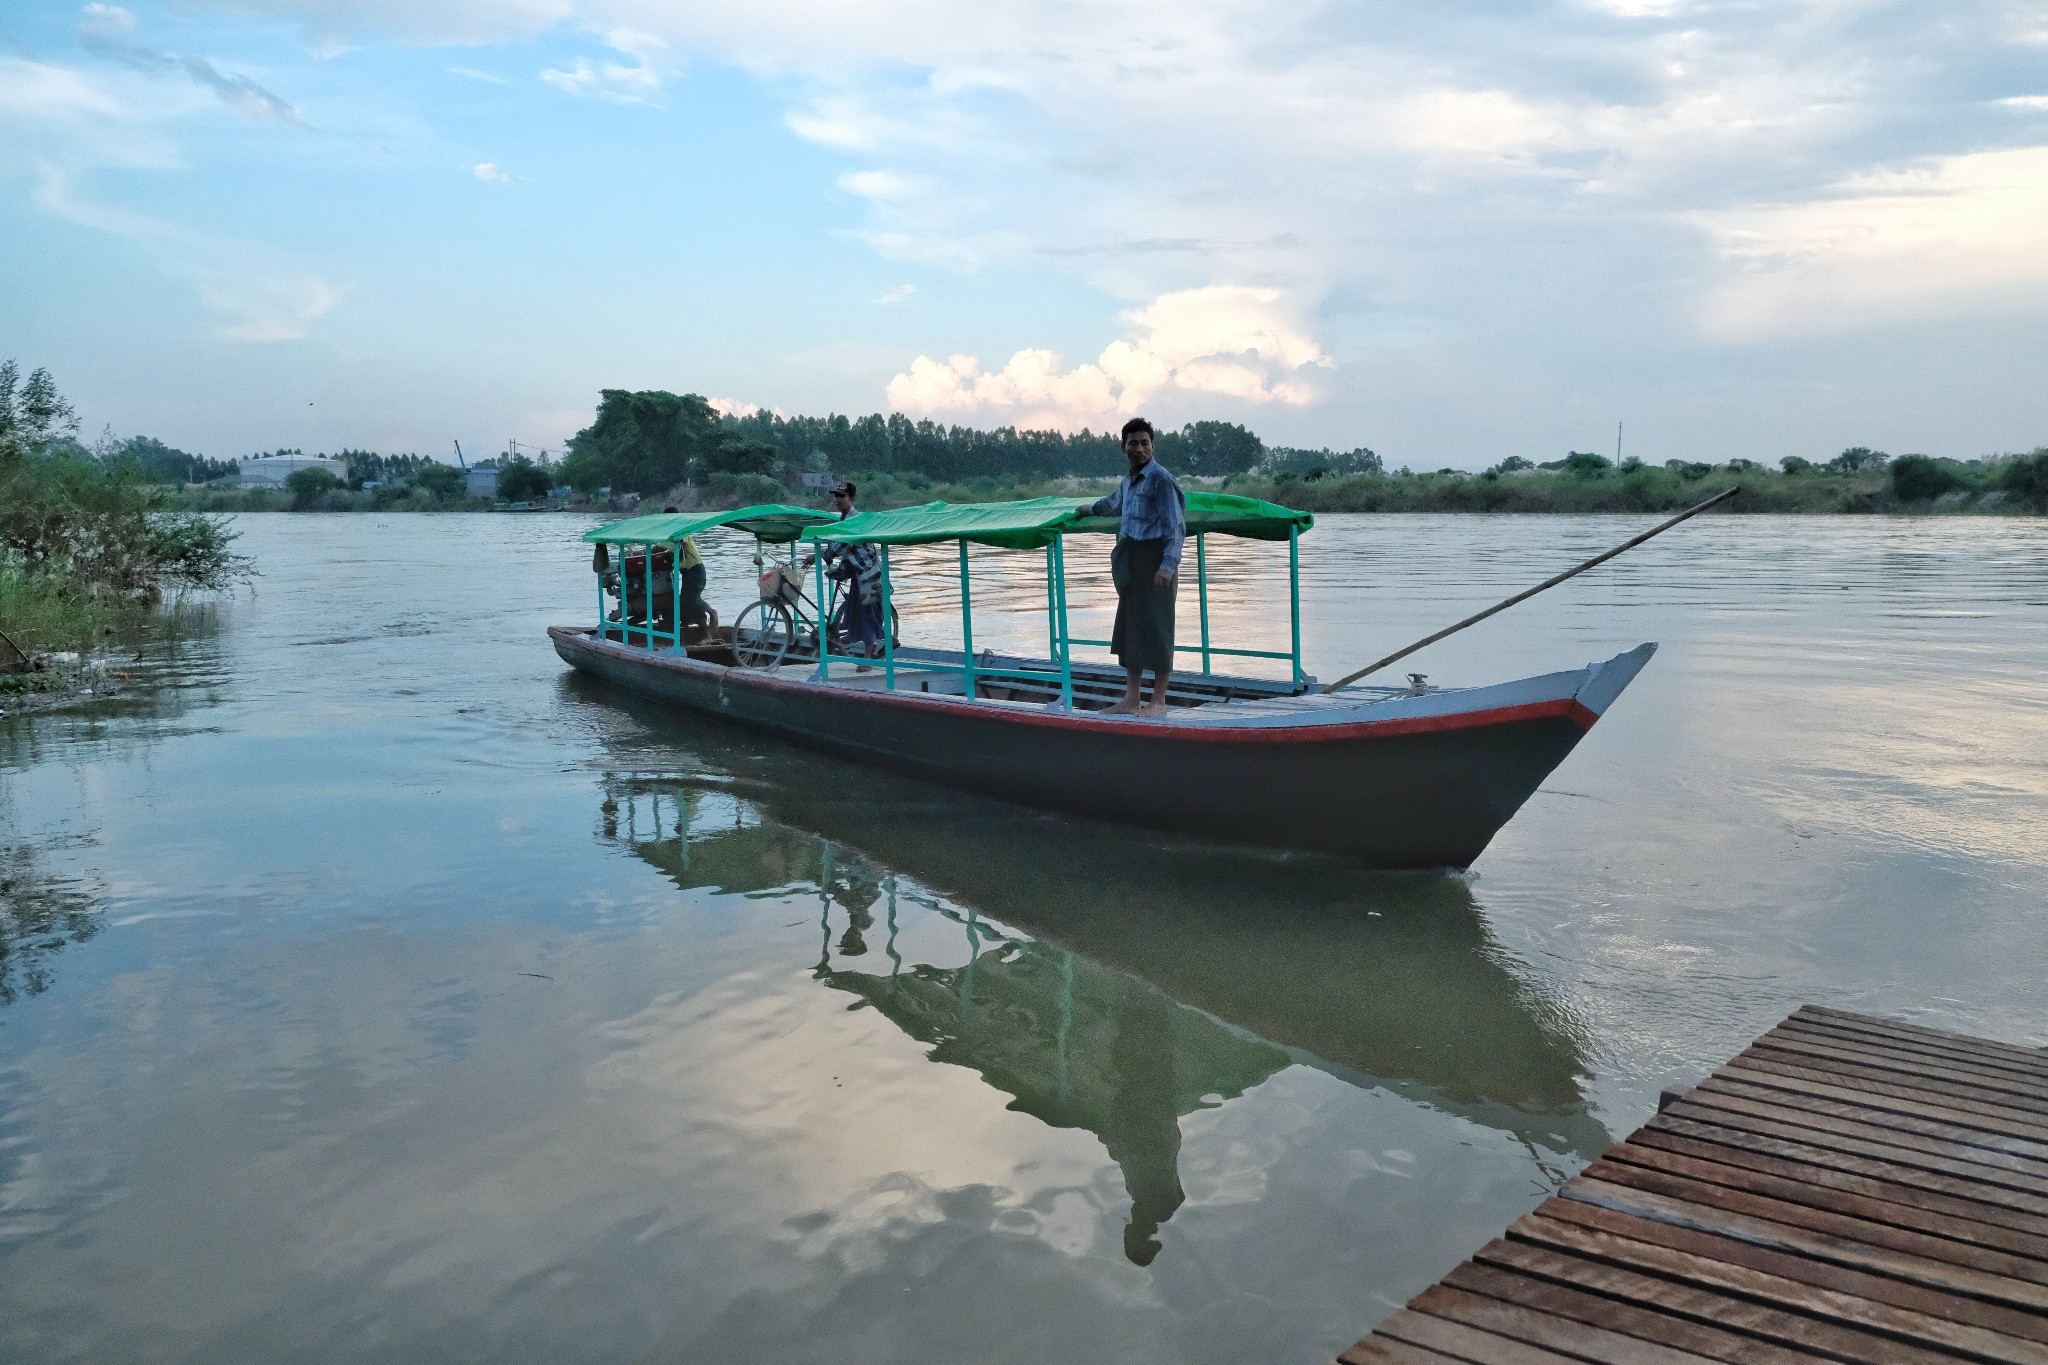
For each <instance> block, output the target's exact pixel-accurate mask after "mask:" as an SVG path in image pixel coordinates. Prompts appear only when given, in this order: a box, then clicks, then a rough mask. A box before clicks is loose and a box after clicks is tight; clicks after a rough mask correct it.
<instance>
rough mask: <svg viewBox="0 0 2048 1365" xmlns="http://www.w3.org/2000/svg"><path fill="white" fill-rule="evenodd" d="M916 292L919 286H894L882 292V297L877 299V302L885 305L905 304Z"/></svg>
mask: <svg viewBox="0 0 2048 1365" xmlns="http://www.w3.org/2000/svg"><path fill="white" fill-rule="evenodd" d="M916 292H917V286H916V285H914V284H892V285H890V286H889V287H888V288H887V289H885V290H883V291H882V293H881V297H879V298H877V299H876V300H875V302H876V303H884V304H888V303H904V302H907V301H908V300H909V299H910V296H911V295H913V294H915V293H916Z"/></svg>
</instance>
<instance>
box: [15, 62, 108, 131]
mask: <svg viewBox="0 0 2048 1365" xmlns="http://www.w3.org/2000/svg"><path fill="white" fill-rule="evenodd" d="M127 113H128V110H127V109H126V107H125V106H123V105H122V104H121V102H120V101H119V100H116V99H115V98H114V97H113V96H112V95H110V94H108V93H107V92H106V91H105V90H103V89H101V88H100V87H99V86H98V85H96V84H94V83H93V82H92V81H91V80H90V79H88V78H87V77H85V76H83V75H81V74H80V73H78V72H76V71H72V70H70V69H69V68H66V67H61V66H50V65H47V64H46V63H43V62H31V61H24V60H23V59H21V58H19V57H0V117H4V118H7V119H10V120H13V119H22V120H29V119H33V120H37V121H45V122H71V121H76V120H81V119H96V118H122V117H125V116H126V115H127Z"/></svg>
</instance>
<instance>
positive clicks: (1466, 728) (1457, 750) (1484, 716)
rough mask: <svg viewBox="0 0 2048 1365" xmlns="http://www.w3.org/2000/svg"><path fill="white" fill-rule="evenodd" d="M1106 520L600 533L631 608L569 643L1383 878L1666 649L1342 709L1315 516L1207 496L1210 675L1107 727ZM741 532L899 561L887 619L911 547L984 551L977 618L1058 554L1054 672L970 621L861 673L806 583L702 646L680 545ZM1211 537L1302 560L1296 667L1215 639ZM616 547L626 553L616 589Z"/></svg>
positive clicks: (1148, 820) (1024, 778)
mask: <svg viewBox="0 0 2048 1365" xmlns="http://www.w3.org/2000/svg"><path fill="white" fill-rule="evenodd" d="M1086 506H1087V503H1086V502H1085V501H1084V500H1081V499H1076V498H1037V499H1031V500H1028V501H1024V502H1014V503H985V504H965V505H949V504H944V503H933V504H928V505H926V506H924V507H916V508H903V509H898V510H895V511H889V512H875V513H867V514H864V515H862V516H859V517H854V518H850V519H848V520H846V521H833V520H832V519H831V517H830V516H829V514H826V513H820V512H816V511H812V510H810V509H805V508H786V507H757V508H747V509H742V510H741V511H739V512H732V513H717V514H711V515H697V516H692V515H688V514H666V515H662V516H651V517H639V518H635V519H633V520H630V521H625V522H619V523H615V524H613V525H610V526H604V527H599V528H596V529H595V530H592V531H590V532H587V533H586V534H585V536H584V539H585V540H586V541H590V542H593V543H594V544H596V545H597V546H599V547H600V549H599V551H598V561H597V567H598V568H599V572H600V575H601V577H600V583H601V584H605V583H610V584H612V585H613V588H614V592H615V595H616V596H617V598H618V601H619V602H620V604H621V606H620V608H619V610H618V611H616V612H611V611H610V609H609V607H608V605H607V604H608V600H609V599H608V598H607V597H606V596H605V593H606V588H605V587H604V586H600V589H599V603H600V618H601V619H600V623H599V624H598V625H596V626H555V627H551V628H550V629H549V631H548V634H549V636H550V638H552V640H553V641H554V645H555V649H556V652H557V653H558V654H560V655H561V657H562V658H563V659H564V660H565V661H566V662H568V663H569V664H571V665H572V666H574V667H575V668H578V669H580V670H582V671H584V672H586V673H589V674H591V675H593V676H595V677H599V678H603V679H606V680H607V681H610V682H613V683H616V684H618V685H620V686H623V687H627V688H630V689H632V690H633V691H636V692H639V693H643V694H645V695H647V696H650V697H655V698H658V699H660V700H662V701H665V702H668V703H671V704H674V705H677V706H681V707H684V708H687V709H690V710H694V711H700V712H704V713H706V714H709V715H714V716H719V717H723V718H725V719H728V720H732V721H735V722H738V723H740V724H744V725H750V726H753V727H756V728H758V729H762V730H766V731H770V732H773V733H775V734H778V735H781V736H783V737H785V738H788V739H791V740H794V741H796V742H798V743H802V744H807V745H810V746H812V747H815V748H818V749H822V750H826V751H828V752H832V753H835V754H839V755H842V756H844V757H848V758H852V759H857V760H862V761H866V762H872V763H876V764H880V765H882V766H886V767H889V768H892V769H895V770H897V771H901V772H905V773H909V774H912V775H914V776H918V777H924V778H929V779H932V780H934V781H939V782H945V783H950V784H952V785H955V786H960V787H966V788H970V789H973V790H976V791H982V792H986V793H989V794H991V795H995V796H999V797H1005V798H1008V799H1011V800H1015V801H1019V802H1022V803H1024V804H1027V805H1032V806H1039V807H1044V808H1047V809H1052V810H1060V811H1068V812H1072V813H1075V814H1079V815H1086V816H1094V817H1099V818H1102V819H1106V820H1115V821H1121V822H1124V823H1128V824H1136V825H1142V826H1148V827H1151V828H1154V829H1161V830H1167V831H1171V832H1174V833H1180V834H1191V835H1197V836H1201V837H1205V838H1210V839H1217V840H1222V841H1225V842H1229V843H1234V844H1244V845H1255V846H1262V847H1269V848H1281V849H1300V850H1310V851H1316V852H1322V853H1330V854H1335V855H1337V856H1339V857H1342V858H1346V859H1349V860H1352V861H1354V862H1357V863H1361V864H1363V865H1366V866H1370V867H1380V868H1427V867H1464V866H1467V865H1469V864H1470V863H1471V862H1472V861H1473V860H1474V859H1475V858H1477V857H1478V856H1479V854H1480V853H1481V852H1482V851H1483V850H1484V849H1485V848H1486V846H1487V844H1488V843H1489V842H1490V841H1491V840H1492V838H1493V836H1494V835H1495V833H1497V832H1498V831H1499V830H1500V828H1501V826H1503V825H1504V824H1506V823H1507V821H1508V820H1509V819H1510V818H1512V817H1513V815H1514V814H1515V812H1516V811H1518V810H1519V809H1521V806H1522V804H1523V802H1525V801H1527V800H1528V798H1529V796H1530V795H1531V794H1532V793H1534V792H1535V790H1536V788H1537V786H1538V785H1539V784H1540V783H1541V782H1542V781H1543V779H1544V778H1546V777H1547V776H1549V774H1550V773H1551V771H1552V770H1553V769H1555V768H1556V767H1557V765H1558V764H1559V763H1561V762H1562V761H1563V760H1564V758H1565V756H1566V755H1567V754H1569V753H1570V752H1571V751H1572V749H1573V748H1574V747H1575V746H1576V745H1577V744H1578V742H1579V740H1580V738H1581V737H1582V736H1583V735H1584V734H1585V733H1586V731H1587V730H1589V729H1590V728H1591V727H1592V725H1593V723H1594V722H1595V721H1597V720H1598V719H1599V718H1600V716H1601V715H1603V714H1604V713H1605V712H1606V710H1607V708H1608V707H1609V706H1611V705H1612V704H1613V703H1614V700H1615V699H1616V698H1617V697H1618V696H1620V695H1621V692H1622V691H1623V689H1625V688H1626V687H1627V686H1628V684H1629V683H1630V682H1631V681H1633V680H1634V678H1635V676H1636V674H1637V673H1639V672H1640V671H1641V670H1642V668H1643V666H1644V665H1645V664H1646V663H1648V662H1649V659H1650V656H1651V654H1653V653H1654V652H1655V650H1656V646H1655V645H1654V644H1643V645H1638V646H1637V647H1636V648H1634V649H1631V650H1628V651H1626V652H1624V653H1621V654H1617V655H1615V656H1614V657H1613V658H1611V659H1606V660H1603V661H1601V662H1598V663H1592V664H1588V665H1586V666H1584V667H1582V668H1576V669H1570V670H1566V671H1563V672H1557V673H1549V674H1544V675H1542V676H1539V677H1530V678H1521V679H1517V680H1515V681H1512V682H1503V683H1495V684H1492V685H1489V686H1482V687H1470V688H1442V687H1431V686H1428V685H1426V684H1424V683H1422V682H1420V680H1418V681H1417V682H1416V683H1415V684H1413V685H1411V686H1409V687H1406V688H1399V687H1355V688H1351V689H1349V690H1347V691H1343V692H1339V693H1334V694H1324V693H1321V692H1319V691H1317V690H1316V688H1315V680H1314V679H1313V678H1310V677H1308V676H1307V675H1306V674H1305V673H1303V671H1302V669H1301V648H1300V637H1301V632H1300V605H1299V584H1300V574H1299V555H1298V545H1299V538H1300V534H1301V533H1302V532H1303V531H1305V530H1307V529H1309V528H1310V527H1311V526H1312V525H1313V524H1314V522H1313V518H1311V517H1310V516H1309V515H1308V514H1307V513H1303V512H1296V511H1292V510H1290V509H1288V508H1284V507H1278V506H1275V505H1274V504H1271V503H1265V502H1259V501H1257V500H1255V499H1251V498H1239V497H1232V496H1229V495H1225V494H1217V493H1202V492H1194V493H1190V494H1189V495H1188V506H1187V518H1188V532H1189V538H1190V540H1191V541H1192V542H1194V558H1195V561H1196V570H1197V591H1198V600H1199V609H1200V625H1201V643H1200V644H1187V645H1179V646H1177V648H1178V649H1179V650H1180V651H1181V652H1182V653H1183V654H1189V653H1192V654H1197V655H1199V656H1200V657H1201V660H1202V667H1201V668H1200V669H1199V670H1198V671H1190V672H1188V673H1185V674H1182V673H1176V674H1175V675H1174V678H1173V685H1172V689H1171V692H1170V694H1169V698H1168V700H1169V706H1168V711H1167V714H1166V715H1165V716H1163V717H1160V718H1156V719H1154V718H1142V717H1136V716H1128V715H1109V714H1105V711H1104V708H1106V707H1107V706H1108V705H1109V703H1110V702H1111V701H1112V700H1114V699H1115V698H1116V696H1118V695H1119V694H1120V693H1121V692H1122V690H1123V675H1122V670H1121V669H1120V668H1118V667H1116V666H1114V665H1111V664H1097V663H1090V662H1086V661H1082V660H1077V659H1075V658H1074V656H1073V647H1074V646H1076V645H1101V644H1104V643H1106V642H1104V641H1094V640H1080V639H1074V638H1071V637H1070V635H1069V632H1068V630H1067V608H1066V581H1065V560H1064V555H1063V552H1062V549H1061V547H1062V544H1063V541H1064V538H1065V537H1066V536H1068V535H1074V534H1089V533H1100V532H1113V531H1114V530H1115V522H1114V521H1113V520H1111V519H1106V518H1091V517H1087V516H1085V515H1084V514H1083V509H1084V508H1085V507H1086ZM718 526H731V527H734V528H736V529H739V530H742V531H746V532H749V533H751V534H754V535H755V536H756V537H757V539H759V540H760V541H762V542H763V543H764V544H786V543H790V542H793V541H798V540H802V541H808V542H812V543H816V542H819V541H825V540H830V541H838V542H842V543H852V542H865V543H870V544H874V545H877V546H879V547H880V548H881V559H882V566H883V572H882V596H883V601H884V603H885V605H886V603H887V598H888V583H889V575H888V549H889V547H890V546H892V545H914V544H932V543H937V542H942V541H958V542H961V543H962V547H963V548H962V555H961V566H962V601H963V604H970V603H971V601H972V592H971V584H970V583H969V581H968V575H967V570H966V565H967V559H966V554H965V549H964V547H965V545H966V544H967V543H970V542H971V543H976V544H985V545H995V546H1000V547H1003V548H1008V549H1037V548H1042V549H1043V550H1044V552H1045V555H1046V565H1047V579H1046V581H1047V600H1048V613H1047V614H1048V641H1049V646H1050V647H1049V651H1048V654H1047V655H1046V656H1043V657H1036V658H1033V657H1028V656H1020V655H1008V654H996V653H993V652H990V651H984V652H981V653H976V652H974V651H973V649H972V640H973V633H972V613H971V607H969V606H964V607H963V615H964V617H965V618H966V619H964V620H963V632H964V635H965V638H966V640H967V641H968V642H969V647H968V649H966V650H939V649H924V648H915V647H912V648H904V647H902V646H901V645H899V644H898V642H897V641H896V638H895V632H894V631H893V630H891V631H889V632H886V639H885V642H884V643H885V648H884V651H883V653H882V654H881V655H880V656H879V657H876V658H873V659H869V658H854V657H851V656H849V655H846V654H844V653H842V652H840V649H839V647H838V646H837V642H836V639H835V637H834V634H833V631H832V629H831V627H830V625H829V624H824V625H822V626H821V624H820V622H819V620H818V619H816V617H817V616H819V615H822V616H824V617H825V619H826V621H827V622H829V617H830V613H829V612H824V613H819V612H817V611H816V608H815V604H813V603H811V602H809V601H808V600H807V599H802V595H801V593H800V592H793V590H792V584H793V582H794V576H793V574H792V573H791V572H790V570H789V568H788V566H774V567H771V568H770V570H769V572H767V573H765V574H763V576H762V592H763V595H762V599H761V602H760V603H758V604H755V606H750V607H749V609H748V611H747V612H743V613H742V614H741V617H740V619H739V620H738V621H737V622H736V623H735V624H734V625H733V626H727V627H721V628H719V629H717V630H715V631H710V632H703V633H701V634H700V635H697V636H693V635H692V632H691V631H690V630H689V629H687V628H686V629H684V630H681V631H678V630H677V629H675V626H674V615H673V612H672V611H665V609H667V608H670V604H671V602H672V601H679V597H678V596H677V590H676V588H675V585H674V576H673V569H672V567H670V566H672V565H673V562H674V561H673V556H672V555H669V554H667V553H665V552H664V551H662V550H660V549H657V547H665V546H670V545H673V544H674V543H675V542H676V541H678V540H680V539H681V538H683V537H684V536H686V535H695V534H701V533H702V532H704V531H707V530H710V529H713V528H714V527H718ZM1209 535H1234V536H1243V537H1249V538H1252V539H1260V540H1268V541H1285V542H1287V544H1288V546H1289V551H1290V554H1289V574H1288V597H1289V609H1290V610H1289V616H1290V623H1291V626H1292V645H1291V648H1290V650H1289V651H1288V652H1286V653H1281V652H1278V651H1260V650H1248V649H1226V648H1223V647H1222V646H1220V645H1216V644H1214V643H1212V641H1211V638H1210V631H1209V620H1208V581H1207V570H1206V554H1205V552H1204V543H1205V539H1206V537H1207V536H1209ZM613 545H617V546H621V547H624V548H626V550H627V553H626V554H625V555H624V556H622V560H621V564H620V567H619V570H618V571H617V572H616V573H614V572H613V571H612V570H611V569H610V564H609V547H610V546H613ZM636 546H637V547H639V554H638V556H637V557H636V556H635V555H634V554H633V553H632V551H631V547H636ZM650 551H653V552H654V554H655V558H654V559H653V560H652V561H651V562H652V563H653V565H654V566H655V570H656V581H655V584H654V589H655V590H654V592H653V593H652V594H650V593H649V592H648V587H649V584H648V582H647V579H648V575H647V573H646V566H647V565H648V563H649V562H650V561H649V560H648V558H647V555H648V553H649V552H650ZM664 559H666V560H667V564H666V565H665V564H664V563H663V561H664ZM636 565H637V566H638V569H637V570H636V567H635V566H636ZM817 571H818V577H817V579H816V583H817V588H816V591H817V600H818V601H820V602H828V601H829V598H828V596H827V592H826V581H825V579H824V577H823V568H822V565H820V566H818V570H817ZM664 577H665V578H666V579H667V580H668V583H669V588H670V591H669V592H667V593H663V592H662V591H661V590H660V583H661V580H662V578H664ZM650 596H651V598H652V601H651V602H650V600H649V599H650ZM664 599H668V600H664ZM806 606H811V607H812V608H813V614H810V615H807V614H806V613H805V611H804V608H805V607H806ZM757 608H768V609H767V610H757ZM1218 656H1222V657H1257V658H1266V659H1272V660H1287V661H1288V663H1289V666H1290V671H1289V676H1288V677H1286V678H1284V679H1278V680H1276V679H1268V678H1256V677H1249V676H1241V675H1233V674H1228V673H1222V672H1218V671H1215V669H1214V663H1215V661H1216V659H1217V658H1218Z"/></svg>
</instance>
